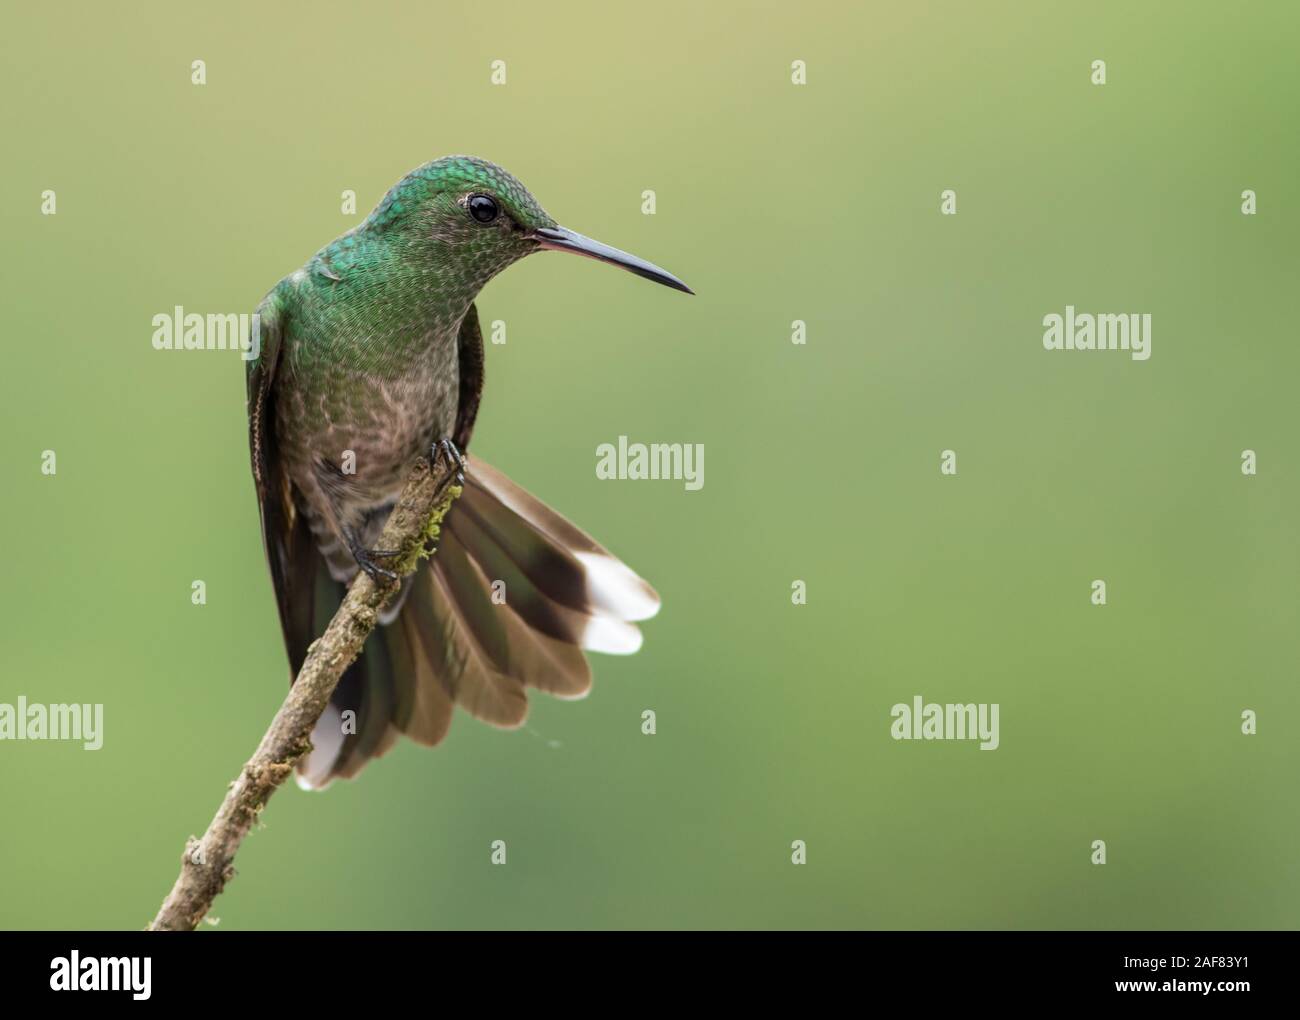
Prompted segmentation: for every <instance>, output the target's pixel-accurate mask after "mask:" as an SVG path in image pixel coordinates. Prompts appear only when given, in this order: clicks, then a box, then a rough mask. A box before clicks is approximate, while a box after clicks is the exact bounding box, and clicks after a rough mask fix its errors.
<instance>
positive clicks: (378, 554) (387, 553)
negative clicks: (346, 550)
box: [350, 542, 402, 584]
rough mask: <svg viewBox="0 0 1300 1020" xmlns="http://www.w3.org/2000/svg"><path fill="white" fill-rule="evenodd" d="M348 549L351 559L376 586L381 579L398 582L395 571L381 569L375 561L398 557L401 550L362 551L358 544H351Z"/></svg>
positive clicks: (385, 568)
mask: <svg viewBox="0 0 1300 1020" xmlns="http://www.w3.org/2000/svg"><path fill="white" fill-rule="evenodd" d="M350 548H351V550H352V558H353V559H354V560H356V561H357V566H358V567H360V568H361V569H362V570H364V571H365V572H366V573H367V574H368V575H369V576H370V580H372V581H374V582H375V583H376V584H379V583H380V579H381V578H382V579H383V580H384V581H397V580H400V578H399V577H398V575H397V573H396V572H395V571H392V570H389V569H388V568H387V567H381V566H380V565H379V564H378V563H376V562H375V561H376V560H385V559H391V558H392V557H394V556H400V555H401V554H402V550H400V549H364V548H362V546H361V544H360V543H359V542H358V543H353V544H351V545H350Z"/></svg>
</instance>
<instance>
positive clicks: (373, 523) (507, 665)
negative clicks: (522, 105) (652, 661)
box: [247, 156, 692, 789]
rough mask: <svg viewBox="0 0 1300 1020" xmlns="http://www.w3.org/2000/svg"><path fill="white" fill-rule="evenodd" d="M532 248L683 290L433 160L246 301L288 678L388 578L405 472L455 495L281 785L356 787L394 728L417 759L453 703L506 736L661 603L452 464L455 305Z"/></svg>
mask: <svg viewBox="0 0 1300 1020" xmlns="http://www.w3.org/2000/svg"><path fill="white" fill-rule="evenodd" d="M537 251H567V252H573V253H575V254H578V255H585V256H588V257H589V258H593V259H598V260H599V261H601V262H607V263H609V264H611V265H615V266H621V267H623V268H624V269H627V270H630V271H631V272H633V273H636V274H638V275H639V276H643V277H645V278H647V279H650V280H654V281H655V282H657V283H662V284H664V285H666V286H668V287H673V288H675V289H677V290H681V291H685V292H686V293H692V292H691V290H690V288H688V287H687V286H686V285H685V284H684V283H682V282H681V280H679V279H677V277H675V276H673V275H672V274H671V273H668V272H665V271H664V270H662V269H660V268H659V267H658V266H655V265H652V264H651V263H649V262H646V261H644V260H642V259H639V258H637V257H636V256H634V255H629V254H627V253H626V252H622V251H619V250H618V249H617V248H611V247H609V246H608V245H605V244H601V243H600V242H599V241H593V240H592V239H590V238H588V237H584V236H582V235H581V234H578V233H575V232H574V231H572V230H567V229H565V228H564V227H561V226H559V225H558V224H556V222H555V221H554V220H553V219H552V218H551V217H550V216H549V215H547V213H546V212H545V210H543V209H542V207H541V206H540V205H539V204H538V203H537V200H536V199H534V198H533V196H532V195H531V194H529V193H528V190H527V189H526V188H525V187H524V186H523V185H522V184H520V183H519V181H518V180H516V179H515V178H514V177H513V176H511V175H510V174H508V173H507V172H506V171H505V170H503V169H501V168H500V167H499V166H496V165H495V164H493V163H489V162H488V161H487V160H483V159H477V158H474V157H470V156H448V157H445V158H443V159H436V160H433V161H432V162H429V163H426V164H424V165H423V166H421V167H419V168H417V169H415V170H413V171H411V172H410V173H409V174H407V175H406V176H405V177H403V178H402V179H401V180H400V181H398V182H397V184H395V185H394V186H393V187H392V188H391V189H390V190H389V191H388V193H387V194H386V195H385V196H384V198H383V200H382V201H381V202H380V203H379V205H378V206H376V207H375V209H374V211H373V212H371V213H370V215H369V216H368V217H366V219H365V220H364V221H363V222H362V223H361V224H360V225H359V226H357V227H356V228H355V229H353V230H350V231H348V232H347V233H346V234H344V235H343V236H342V237H340V238H338V239H337V240H335V241H333V242H331V243H330V244H328V245H326V246H325V247H324V248H322V249H321V250H320V251H318V252H317V253H316V254H315V255H313V256H312V258H311V259H310V260H309V261H308V262H307V264H306V265H305V266H303V267H302V268H301V269H298V270H297V271H296V272H294V273H291V274H290V275H289V276H286V277H285V278H284V279H283V280H281V281H280V282H279V283H278V284H276V286H275V288H274V289H273V290H272V291H271V292H270V293H269V294H268V295H267V296H266V297H265V299H263V301H262V303H261V304H260V305H259V306H258V309H257V313H258V319H257V321H258V323H259V328H260V348H261V349H260V353H259V356H258V357H257V359H256V360H254V361H251V362H249V366H248V379H247V382H248V423H249V444H250V447H251V452H252V463H253V478H254V482H255V484H256V489H257V498H258V503H259V505H260V508H261V518H262V536H263V539H264V543H265V547H266V556H267V560H268V562H269V565H270V570H271V579H272V583H273V585H274V587H275V597H276V603H277V606H278V608H279V614H280V626H281V630H282V631H283V634H284V641H285V646H286V648H287V650H288V655H289V667H290V678H291V682H292V677H294V676H296V675H297V672H298V670H299V668H300V667H301V665H302V662H303V659H304V658H305V657H306V654H307V647H308V645H309V644H310V643H311V642H312V641H313V640H314V639H315V638H316V637H317V636H318V635H319V634H320V632H321V631H322V630H323V629H324V627H325V625H326V624H327V623H328V622H329V619H330V618H331V617H332V616H333V614H334V611H335V610H336V609H337V608H338V605H339V603H340V602H341V601H342V598H343V596H344V594H345V591H346V587H347V585H348V584H349V583H350V582H351V581H352V579H353V578H354V577H355V576H356V573H357V571H359V570H364V571H366V572H368V573H370V574H372V575H388V576H392V575H391V573H390V572H389V571H388V570H387V569H386V568H385V567H384V566H383V560H384V557H385V555H392V553H391V552H386V551H385V550H382V549H376V548H375V545H376V543H377V541H378V539H379V535H380V532H381V531H382V530H383V526H384V523H385V521H386V520H387V518H388V515H389V513H390V512H391V510H392V509H393V506H394V505H395V503H396V501H397V498H398V496H399V495H400V493H401V491H402V488H403V486H404V484H405V481H406V478H407V475H408V474H409V472H410V469H411V467H412V466H413V464H414V462H415V460H416V458H418V457H421V456H449V457H451V458H452V459H453V461H454V462H455V464H456V465H457V466H458V468H459V469H460V471H461V472H462V477H463V479H464V492H463V493H462V495H461V497H460V498H459V499H458V500H457V501H456V502H455V503H454V504H453V506H452V509H451V511H450V512H449V513H448V515H447V517H446V520H445V521H444V523H443V527H442V534H441V537H440V542H439V546H438V551H437V554H436V555H435V556H434V557H432V558H431V559H430V560H428V561H425V562H422V563H421V564H420V566H419V567H418V568H417V570H416V572H415V573H414V574H413V575H411V576H409V577H407V578H406V579H404V581H403V583H402V586H401V588H400V589H399V591H398V592H397V594H396V595H395V597H394V598H393V600H392V601H391V602H390V604H389V605H388V607H387V609H386V610H385V612H384V614H383V615H381V617H380V626H379V627H378V628H376V630H375V632H374V633H373V634H372V635H371V636H370V638H369V639H368V640H367V642H366V645H365V647H364V649H363V651H362V654H361V655H360V657H359V658H358V659H357V660H356V662H355V663H353V664H352V665H351V666H350V667H349V668H348V670H347V671H346V672H345V673H344V675H343V678H342V680H341V681H340V683H339V685H338V688H337V689H336V690H335V692H334V695H333V698H332V699H331V703H330V705H329V707H328V708H327V709H326V711H325V713H324V714H323V715H322V716H321V719H320V721H319V722H318V723H317V724H316V727H315V729H314V730H313V733H312V744H313V750H312V751H311V752H310V754H309V755H307V756H306V757H305V758H303V759H302V760H301V761H300V762H299V765H298V777H297V778H298V782H299V785H301V786H305V787H308V788H312V789H320V788H323V787H324V786H326V785H328V784H329V782H330V781H331V780H333V779H334V778H335V777H337V776H345V777H352V776H355V775H356V774H357V773H358V772H359V771H360V769H361V768H362V767H363V766H364V765H365V763H366V762H367V761H368V760H369V759H371V758H374V757H377V756H378V755H381V754H383V753H384V752H385V751H387V750H388V749H389V748H390V747H392V745H393V744H394V743H395V742H396V740H397V738H398V736H399V735H401V734H405V735H407V736H409V737H411V738H412V739H414V740H416V741H418V742H419V743H422V744H426V745H429V746H432V745H434V744H437V743H438V742H439V741H440V740H441V739H442V738H443V737H444V736H445V735H446V733H447V729H448V727H449V726H450V725H451V716H452V706H453V705H460V706H461V707H462V708H463V709H465V710H466V711H468V712H469V713H470V714H471V715H474V716H476V717H477V718H479V719H482V720H484V721H486V722H489V723H492V724H495V725H497V726H502V727H517V726H520V725H522V723H523V721H524V717H525V715H526V713H527V709H528V703H527V697H526V694H525V688H527V687H536V688H538V689H539V690H543V691H546V692H548V693H550V694H553V695H556V696H558V697H561V698H577V697H581V696H582V695H584V694H586V693H587V691H588V690H589V689H590V687H591V670H590V667H589V666H588V664H587V660H586V657H585V655H584V649H586V650H590V651H599V652H608V653H614V654H629V653H632V652H635V651H637V650H638V649H639V648H640V646H641V632H640V630H639V629H638V628H637V627H636V623H635V621H638V620H643V619H647V618H649V617H651V616H653V615H654V614H655V613H656V612H657V611H658V609H659V596H658V595H657V594H656V593H655V591H654V589H653V588H651V587H650V585H649V584H647V583H646V582H645V581H644V580H642V579H641V578H640V577H639V576H638V575H637V574H635V573H634V572H633V571H632V570H631V569H629V568H628V567H627V566H625V565H624V564H623V563H622V562H621V561H619V560H618V559H617V558H615V557H614V556H612V555H611V554H610V553H609V552H608V551H607V550H605V549H604V548H603V547H602V546H600V545H599V544H598V543H596V542H595V541H594V540H593V539H591V538H590V537H589V536H588V535H587V534H586V533H585V532H583V531H581V530H580V529H578V528H577V527H575V526H574V525H573V524H571V523H569V521H567V520H566V519H565V518H564V517H562V516H561V515H560V514H558V513H557V512H556V511H554V510H552V509H551V508H549V507H548V506H546V505H545V504H543V503H542V502H541V501H540V500H538V499H536V498H535V497H533V496H531V495H530V494H529V493H527V492H525V491H524V490H523V489H521V488H520V487H519V486H517V485H515V484H514V483H513V482H511V481H510V480H509V479H508V478H506V477H505V476H504V475H503V474H501V472H499V471H496V470H495V469H493V468H492V467H490V466H489V465H487V464H486V463H484V462H483V461H482V460H479V459H478V458H477V457H469V456H468V448H469V442H470V436H471V434H472V433H473V430H474V421H475V417H476V416H477V413H478V407H479V399H480V396H481V394H482V391H483V368H484V365H483V361H484V358H483V337H482V334H481V332H480V330H479V320H478V313H477V311H476V309H475V307H474V300H475V298H476V297H477V296H478V293H479V291H480V290H481V289H482V288H483V286H484V284H486V283H487V282H488V281H489V280H490V279H492V277H494V276H495V275H496V274H497V273H499V272H501V270H503V269H505V268H506V267H507V266H509V265H512V264H513V263H515V262H517V261H519V260H520V259H521V258H523V257H524V256H525V255H531V254H532V253H533V252H537ZM494 582H504V589H500V588H496V589H495V591H496V592H499V591H502V590H503V591H504V593H505V599H504V602H502V600H501V599H499V598H498V599H494V598H493V594H494Z"/></svg>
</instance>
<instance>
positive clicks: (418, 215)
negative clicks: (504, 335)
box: [368, 156, 694, 294]
mask: <svg viewBox="0 0 1300 1020" xmlns="http://www.w3.org/2000/svg"><path fill="white" fill-rule="evenodd" d="M398 224H400V225H401V228H402V229H403V230H404V231H406V232H413V233H414V234H415V235H416V236H417V237H419V238H421V239H423V240H429V241H432V242H433V247H434V250H435V251H436V258H437V260H438V262H439V268H440V271H442V272H444V273H446V274H448V275H450V276H453V277H455V278H458V279H461V280H464V281H465V282H466V283H469V284H470V285H472V286H473V287H474V289H475V291H477V289H478V288H480V287H482V286H483V284H485V283H486V282H487V281H488V280H489V279H491V278H492V277H493V276H495V275H496V274H497V273H499V272H501V270H503V269H505V268H506V267H507V266H510V265H511V264H513V263H515V262H517V261H519V259H521V258H523V257H524V256H525V255H531V254H532V253H533V252H536V251H567V252H572V253H573V254H575V255H585V256H587V257H588V258H592V259H596V260H598V261H600V262H606V263H609V264H610V265H614V266H620V267H621V268H623V269H626V270H628V271H629V272H632V273H636V274H637V275H638V276H643V277H645V278H646V279H647V280H654V281H655V282H656V283H662V284H663V285H664V286H666V287H672V288H674V289H676V290H681V291H685V292H686V293H687V294H691V293H694V292H693V291H692V290H691V289H690V288H689V287H687V286H686V284H684V283H682V281H681V280H679V279H677V277H675V276H673V275H672V273H669V272H667V271H665V270H663V269H660V268H659V267H658V266H656V265H653V264H652V263H649V262H646V261H645V260H644V259H639V258H637V257H636V256H635V255H629V254H628V253H627V252H624V251H619V249H617V248H612V247H610V246H609V245H607V244H602V243H601V242H599V241H594V240H592V239H591V238H589V237H584V236H583V235H582V234H579V233H577V232H575V231H572V230H568V229H566V228H565V227H561V226H560V225H559V224H557V223H556V222H555V220H553V219H552V218H551V217H550V215H548V214H547V212H546V210H545V209H543V208H542V207H541V205H540V204H539V203H538V201H537V199H535V198H533V196H532V195H531V194H529V192H528V189H527V188H525V187H524V186H523V185H522V184H521V183H519V181H518V180H517V179H516V178H515V177H514V176H512V175H511V174H509V173H507V172H506V171H505V170H503V169H501V167H499V166H497V165H496V164H495V163H489V162H488V161H487V160H485V159H478V158H476V157H474V156H446V157H444V158H442V159H435V160H434V161H433V162H431V163H426V164H425V165H424V166H422V167H420V168H419V169H417V170H413V171H412V172H411V173H409V174H407V175H406V177H405V178H403V179H402V180H401V181H399V182H398V183H397V184H396V185H395V186H394V187H393V188H392V190H391V191H389V193H388V195H387V196H385V198H384V200H383V201H382V202H381V203H380V204H379V207H378V208H377V209H376V210H375V211H374V212H373V213H372V214H371V217H370V221H369V223H368V225H369V226H371V227H372V228H376V229H384V228H386V227H392V226H397V225H398Z"/></svg>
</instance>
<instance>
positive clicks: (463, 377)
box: [451, 304, 483, 453]
mask: <svg viewBox="0 0 1300 1020" xmlns="http://www.w3.org/2000/svg"><path fill="white" fill-rule="evenodd" d="M459 360H460V403H459V405H458V407H457V408H456V431H455V433H454V434H453V435H452V437H451V438H452V442H454V443H455V444H456V448H457V449H458V450H460V452H461V453H464V452H465V451H466V450H468V449H469V437H470V434H471V433H472V432H473V431H474V420H475V419H476V418H477V417H478V404H479V400H480V399H481V398H482V396H483V333H482V332H481V331H480V330H479V326H478V309H477V308H476V307H475V306H474V305H473V304H471V305H470V306H469V311H468V312H466V313H465V318H464V320H462V322H461V324H460V336H459Z"/></svg>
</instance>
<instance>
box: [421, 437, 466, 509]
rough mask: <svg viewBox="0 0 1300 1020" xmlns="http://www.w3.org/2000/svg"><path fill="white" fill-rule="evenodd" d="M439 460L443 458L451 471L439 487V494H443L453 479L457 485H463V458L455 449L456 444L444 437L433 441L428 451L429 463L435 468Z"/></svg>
mask: <svg viewBox="0 0 1300 1020" xmlns="http://www.w3.org/2000/svg"><path fill="white" fill-rule="evenodd" d="M440 460H445V462H446V464H447V467H448V468H449V469H450V472H451V473H450V474H448V475H447V477H446V479H445V480H444V481H443V483H442V485H441V486H440V487H439V490H438V495H439V496H441V495H442V494H443V492H444V491H445V490H446V488H447V487H448V486H449V485H451V483H452V482H453V481H455V483H456V484H457V485H461V486H463V485H464V484H465V458H464V457H462V456H461V452H460V451H459V450H458V449H456V444H455V443H453V442H452V441H451V440H450V439H447V438H446V437H444V438H442V439H439V440H438V441H437V442H435V443H434V444H433V448H432V449H431V450H430V451H429V463H430V465H432V466H433V467H435V468H436V467H437V466H438V462H439V461H440Z"/></svg>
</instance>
